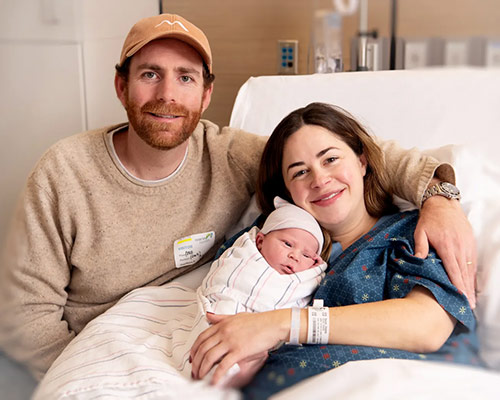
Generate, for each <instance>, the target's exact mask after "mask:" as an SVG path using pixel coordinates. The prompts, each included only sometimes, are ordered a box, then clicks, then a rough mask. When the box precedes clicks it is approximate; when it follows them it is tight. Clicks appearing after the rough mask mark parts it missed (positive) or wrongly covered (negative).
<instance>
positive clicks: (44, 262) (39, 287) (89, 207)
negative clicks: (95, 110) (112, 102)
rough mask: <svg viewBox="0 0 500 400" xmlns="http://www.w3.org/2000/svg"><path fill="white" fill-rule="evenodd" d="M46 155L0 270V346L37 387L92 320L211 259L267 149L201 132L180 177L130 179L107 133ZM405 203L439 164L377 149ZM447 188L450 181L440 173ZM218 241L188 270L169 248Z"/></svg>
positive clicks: (242, 136)
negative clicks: (135, 292)
mask: <svg viewBox="0 0 500 400" xmlns="http://www.w3.org/2000/svg"><path fill="white" fill-rule="evenodd" d="M118 127H119V126H114V127H109V128H107V129H102V130H96V131H90V132H85V133H82V134H79V135H76V136H72V137H69V138H67V139H64V140H62V141H60V142H59V143H57V144H55V145H54V146H53V147H51V148H50V149H49V150H48V151H47V153H46V154H45V155H44V156H43V157H42V159H41V160H40V161H39V163H38V164H37V166H36V167H35V169H34V171H33V172H32V173H31V175H30V176H29V178H28V181H27V185H26V187H25V190H24V193H23V196H22V199H21V201H20V203H19V206H18V208H17V211H16V213H15V215H14V218H13V225H12V229H11V231H10V235H9V237H8V240H7V243H6V251H5V252H4V255H3V258H2V264H1V265H0V268H1V269H0V347H1V348H2V349H4V350H5V351H6V352H7V353H8V354H10V355H11V356H12V357H13V358H14V359H16V360H18V361H20V362H22V363H24V364H26V365H27V366H28V367H29V368H30V369H31V371H32V372H33V374H34V375H35V376H36V377H37V378H40V377H41V376H42V375H43V373H44V372H45V371H46V370H47V369H48V367H49V366H50V365H51V363H52V362H53V361H54V360H55V358H56V357H57V356H58V355H59V354H60V352H61V351H62V349H63V348H64V347H65V346H66V345H67V344H68V343H69V341H70V340H71V339H72V338H73V337H74V336H75V334H77V333H78V332H80V331H81V330H82V328H83V327H84V326H85V325H86V323H87V322H88V321H90V320H91V319H92V318H94V317H95V316H97V315H99V314H101V313H102V312H104V311H105V310H107V309H108V308H109V307H110V306H112V305H113V304H114V303H115V302H116V301H118V300H119V299H120V298H121V297H122V296H123V295H124V294H126V293H127V292H129V291H130V290H132V289H135V288H138V287H142V286H147V285H161V284H164V283H165V282H167V281H169V280H171V279H172V278H174V277H176V276H178V275H180V274H183V273H186V272H188V271H190V270H192V269H194V268H197V267H198V266H200V265H202V264H204V263H206V262H208V261H209V260H211V259H212V258H213V256H214V254H215V251H216V250H217V248H218V247H219V246H220V244H221V243H222V242H223V240H224V235H225V233H226V232H227V231H228V230H229V229H230V228H231V227H232V226H233V225H234V224H235V223H236V221H237V220H238V218H239V217H240V215H241V213H242V211H243V210H244V209H245V207H246V206H247V204H248V201H249V199H250V197H251V195H252V194H253V192H254V187H255V181H256V175H257V169H258V161H259V158H260V155H261V153H262V149H263V146H264V143H265V138H263V137H260V136H255V135H251V134H248V133H245V132H242V131H238V130H234V129H230V128H224V129H222V130H220V131H219V128H218V127H217V126H216V125H214V124H212V123H210V122H208V121H201V122H200V123H199V124H198V126H197V128H196V130H195V132H194V133H193V135H192V137H191V138H190V139H189V140H190V142H189V147H188V152H187V157H186V159H185V161H184V163H183V164H182V166H181V167H180V169H179V170H178V171H176V172H175V173H174V174H173V175H172V176H170V177H169V178H168V179H166V180H162V181H161V182H156V183H151V182H144V181H140V180H138V179H135V178H134V177H132V176H131V175H130V174H128V173H127V171H125V169H124V168H123V166H122V165H121V163H120V162H119V160H118V159H117V158H116V155H115V153H114V150H113V147H112V145H111V143H112V140H110V132H113V131H114V130H116V129H117V128H118ZM382 147H383V148H384V151H385V154H386V162H387V166H388V168H389V170H390V176H392V177H394V179H395V182H394V184H395V187H396V188H399V193H398V195H400V196H401V197H404V198H406V199H408V200H410V201H413V202H414V203H417V204H419V202H420V198H421V196H422V193H423V190H424V188H425V187H426V185H427V183H428V182H429V180H430V179H431V177H432V175H433V174H434V171H435V169H436V168H437V166H438V164H437V163H436V161H435V160H432V159H430V158H425V157H422V156H421V155H420V153H418V152H414V153H412V152H404V151H402V150H401V149H400V148H398V147H397V146H396V145H395V144H394V143H384V144H383V146H382ZM440 170H443V177H444V178H446V179H448V180H453V172H452V171H451V169H450V168H448V167H447V166H445V167H443V168H440ZM211 231H213V232H215V242H214V245H213V247H212V248H210V250H208V251H207V252H206V254H204V255H203V256H202V258H201V259H200V260H199V261H198V262H196V263H195V264H193V265H191V266H187V267H183V268H176V267H175V262H174V242H175V241H176V240H178V239H181V238H184V237H188V236H190V235H193V234H198V233H206V232H211Z"/></svg>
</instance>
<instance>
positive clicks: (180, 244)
mask: <svg viewBox="0 0 500 400" xmlns="http://www.w3.org/2000/svg"><path fill="white" fill-rule="evenodd" d="M214 243H215V232H205V233H197V234H195V235H191V236H186V237H184V238H182V239H179V240H176V241H175V242H174V258H175V268H182V267H187V266H188V265H193V264H196V263H197V262H198V261H200V260H201V258H202V257H203V256H204V255H205V254H206V253H207V251H208V250H210V249H211V248H212V246H213V245H214Z"/></svg>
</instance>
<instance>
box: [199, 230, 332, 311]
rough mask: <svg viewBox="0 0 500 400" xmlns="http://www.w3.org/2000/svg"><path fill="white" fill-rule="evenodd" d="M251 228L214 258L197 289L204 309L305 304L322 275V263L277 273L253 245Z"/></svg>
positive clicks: (219, 309) (233, 309)
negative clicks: (299, 269) (290, 272)
mask: <svg viewBox="0 0 500 400" xmlns="http://www.w3.org/2000/svg"><path fill="white" fill-rule="evenodd" d="M258 232H259V229H258V228H257V227H253V228H252V229H251V230H250V231H249V232H247V233H244V234H243V235H242V236H240V237H239V238H238V239H237V240H236V242H234V245H233V246H231V248H229V249H227V250H226V251H225V252H224V254H222V256H221V257H220V258H219V259H217V261H215V262H214V263H213V264H212V266H211V268H210V272H209V273H208V274H207V276H206V278H205V279H204V280H203V283H202V284H201V286H200V287H199V288H198V295H199V298H200V301H201V302H202V304H203V307H204V308H205V311H206V312H212V313H214V314H236V313H239V312H263V311H269V310H275V309H278V308H290V307H305V306H306V305H307V304H308V303H309V301H310V300H311V296H312V294H313V293H314V291H315V290H316V288H317V287H318V285H319V284H320V282H321V280H322V279H323V277H324V271H325V269H326V263H322V264H319V265H317V266H315V267H313V268H310V269H307V270H305V271H301V272H297V273H295V274H290V275H286V274H283V275H282V274H279V273H278V272H277V271H276V270H274V269H273V268H272V267H271V266H270V265H269V264H268V263H267V262H266V260H265V259H264V257H263V256H262V255H261V254H260V252H259V250H258V249H257V246H256V245H255V236H256V235H257V233H258Z"/></svg>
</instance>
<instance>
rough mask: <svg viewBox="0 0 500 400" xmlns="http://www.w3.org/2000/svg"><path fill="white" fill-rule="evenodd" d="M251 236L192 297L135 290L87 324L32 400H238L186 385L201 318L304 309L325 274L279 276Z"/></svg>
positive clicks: (169, 290)
mask: <svg viewBox="0 0 500 400" xmlns="http://www.w3.org/2000/svg"><path fill="white" fill-rule="evenodd" d="M255 234H256V230H255V229H253V230H252V233H247V234H245V235H243V236H242V237H241V238H239V239H238V241H237V242H236V243H235V245H234V246H233V247H231V248H230V249H228V250H227V251H226V252H225V253H224V254H223V256H221V259H220V261H219V262H217V263H214V264H213V265H212V268H211V269H210V272H209V274H208V275H207V277H206V278H205V280H204V282H203V286H202V288H200V289H198V293H197V292H195V291H193V290H192V289H189V288H186V287H184V286H182V285H180V284H178V283H176V282H172V283H169V284H167V285H165V286H163V287H146V288H140V289H136V290H133V291H132V292H130V293H129V294H128V295H126V296H124V297H123V298H122V299H121V300H120V301H119V302H118V303H117V304H116V305H115V306H113V307H111V308H110V309H109V310H108V311H106V312H105V313H103V314H102V315H100V316H99V317H97V318H95V319H94V320H92V321H91V322H89V324H88V325H87V326H86V327H85V329H83V330H82V332H80V334H79V335H78V336H77V337H76V338H75V339H74V340H73V341H72V342H71V343H70V344H69V345H68V346H67V347H66V349H65V350H64V351H63V353H62V354H61V355H60V356H59V357H58V358H57V359H56V361H55V362H54V364H53V365H52V367H51V368H50V369H49V371H48V372H47V374H46V375H45V377H44V379H43V380H42V382H41V383H40V385H39V387H38V388H37V391H36V392H35V395H34V399H35V400H36V399H51V400H52V399H89V398H99V399H123V398H129V397H133V398H136V399H146V398H147V399H157V398H158V399H159V398H161V399H179V398H181V396H183V397H184V398H204V399H212V398H213V399H222V398H224V399H233V398H235V399H236V398H239V393H238V392H237V391H234V390H229V389H222V388H218V387H214V386H210V385H209V384H208V383H207V382H206V381H194V380H192V379H191V364H190V363H189V361H188V359H189V352H190V349H191V347H192V345H193V343H194V341H195V340H196V338H197V337H198V335H199V334H200V333H201V332H203V331H204V330H205V329H206V328H208V326H209V324H208V321H207V319H206V317H205V311H210V312H215V313H225V314H228V313H231V314H233V313H234V312H237V311H238V312H239V311H242V310H245V311H250V310H254V311H266V310H271V309H273V308H278V307H280V308H281V307H290V306H302V305H305V304H306V303H307V301H308V299H309V298H310V296H311V295H312V293H313V292H314V290H315V289H316V287H317V285H318V284H319V282H320V281H321V278H322V277H323V274H324V272H323V271H324V270H325V269H326V264H323V265H321V266H318V267H314V268H312V269H310V270H307V271H302V272H300V273H298V274H294V275H280V274H279V273H278V272H276V271H275V270H274V269H272V268H271V267H269V266H268V265H267V263H266V262H265V260H264V259H263V258H262V257H261V256H260V257H259V255H260V253H259V252H258V250H257V248H256V246H255V243H254V240H255ZM252 238H253V239H252ZM227 282H228V283H229V285H227V288H226V290H222V288H223V287H224V286H225V283H227ZM212 283H213V285H214V287H211V285H212ZM221 291H222V293H220V292H221ZM231 296H235V299H236V300H231ZM214 300H215V301H214ZM219 301H220V306H219V303H218V302H219ZM266 304H267V307H266ZM231 310H233V311H231Z"/></svg>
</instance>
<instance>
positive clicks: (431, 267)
mask: <svg viewBox="0 0 500 400" xmlns="http://www.w3.org/2000/svg"><path fill="white" fill-rule="evenodd" d="M417 220H418V211H411V212H406V213H397V214H394V215H391V216H388V217H385V218H384V219H383V220H382V221H380V223H379V224H377V225H376V226H375V228H374V229H372V230H371V231H370V232H369V233H368V234H366V235H365V236H364V237H362V238H361V239H359V240H358V241H356V242H355V243H354V244H352V245H351V246H350V247H349V248H347V249H346V250H345V251H343V252H341V254H340V255H339V256H338V257H336V258H335V259H334V260H333V262H331V263H329V267H328V269H327V270H326V276H325V278H324V280H323V281H322V283H321V285H320V287H319V288H318V290H317V291H316V294H315V295H314V298H315V299H323V300H324V303H325V306H328V307H336V306H343V305H350V304H361V303H367V302H374V301H379V300H383V299H393V298H402V297H404V296H405V295H406V294H408V293H409V292H410V290H411V289H412V288H413V287H414V286H415V285H420V286H423V287H425V288H427V289H428V290H429V291H431V292H432V294H433V295H434V297H435V298H436V300H437V301H438V303H439V304H440V305H441V306H442V307H443V308H444V309H445V310H446V311H447V312H448V313H449V314H451V315H452V316H453V317H455V318H456V319H457V324H456V326H455V329H454V331H453V333H452V335H451V336H450V337H449V338H448V340H447V341H446V343H445V344H444V345H443V346H442V347H441V348H440V349H439V350H438V351H437V352H434V353H426V354H418V353H412V352H409V351H404V350H396V349H390V348H375V347H367V346H347V345H303V346H298V347H297V346H289V345H284V346H282V347H281V348H279V349H278V350H276V351H275V352H273V353H271V354H270V357H269V359H268V361H267V362H266V364H265V365H264V367H263V368H262V369H261V370H260V371H259V373H258V374H257V375H256V376H255V377H254V379H253V380H252V381H251V382H250V383H249V384H248V385H247V386H246V387H245V388H244V389H243V394H244V396H245V398H246V399H265V398H268V397H269V396H271V395H272V394H273V393H275V392H278V391H280V390H282V389H284V388H286V387H288V386H291V385H293V384H295V383H297V382H299V381H301V380H303V379H305V378H308V377H311V376H313V375H316V374H319V373H322V372H324V371H327V370H330V369H332V368H337V367H339V366H341V365H343V364H345V363H347V362H349V361H356V360H370V359H377V358H397V359H416V360H436V361H446V362H456V363H463V364H469V365H477V366H480V365H482V363H481V361H480V360H479V358H478V355H477V354H478V342H477V337H476V334H475V328H476V321H475V318H474V315H473V312H472V310H471V308H470V306H469V303H468V301H467V299H466V297H465V295H464V294H463V293H461V292H459V291H458V290H457V289H456V287H455V286H453V285H452V284H451V282H450V280H449V279H448V276H447V274H446V272H445V270H444V268H443V266H442V263H441V260H440V259H439V258H437V256H436V253H435V251H434V250H433V249H430V250H431V251H430V252H429V256H428V257H427V258H426V259H425V260H422V259H419V258H416V257H414V256H413V255H412V254H413V253H414V251H413V249H414V240H413V232H414V231H415V227H416V224H417ZM332 323H333V329H335V321H332ZM429 335H432V332H431V331H430V332H429Z"/></svg>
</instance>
